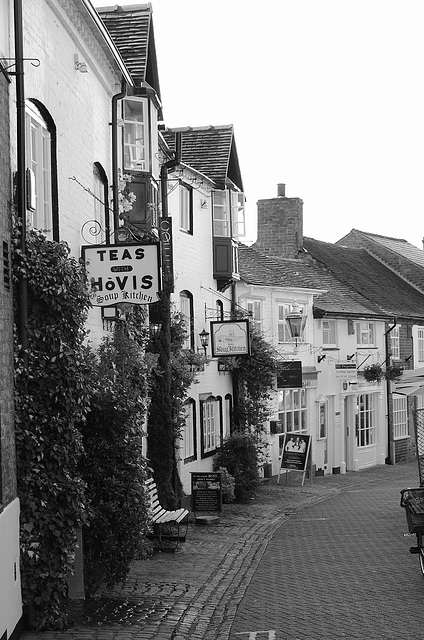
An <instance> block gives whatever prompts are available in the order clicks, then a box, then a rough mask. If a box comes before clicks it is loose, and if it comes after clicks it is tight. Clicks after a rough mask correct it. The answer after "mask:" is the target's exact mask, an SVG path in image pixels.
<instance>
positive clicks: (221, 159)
mask: <svg viewBox="0 0 424 640" xmlns="http://www.w3.org/2000/svg"><path fill="white" fill-rule="evenodd" d="M177 132H181V162H182V163H184V164H186V165H188V166H190V167H192V168H193V169H195V170H196V171H199V172H200V173H203V174H204V175H205V176H207V177H208V178H210V179H211V180H213V182H214V183H215V185H216V187H217V188H218V189H224V188H225V187H226V185H227V184H228V180H230V181H231V182H232V183H233V184H235V186H236V187H238V188H239V189H240V191H243V182H242V179H241V173H240V166H239V161H238V155H237V149H236V144H235V140H234V127H233V125H232V124H229V125H221V126H212V125H210V126H207V127H179V128H174V127H173V128H165V129H163V130H161V133H162V135H163V137H164V139H165V141H166V143H167V144H168V146H169V147H170V149H172V150H173V151H175V133H177Z"/></svg>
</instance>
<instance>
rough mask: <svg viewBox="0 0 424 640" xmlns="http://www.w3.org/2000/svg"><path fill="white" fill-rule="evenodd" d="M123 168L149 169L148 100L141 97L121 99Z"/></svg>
mask: <svg viewBox="0 0 424 640" xmlns="http://www.w3.org/2000/svg"><path fill="white" fill-rule="evenodd" d="M122 120H123V125H124V132H123V141H124V169H126V170H133V171H134V170H135V171H148V170H149V136H148V129H149V128H148V123H149V118H148V102H147V100H144V99H141V98H125V99H124V100H123V101H122Z"/></svg>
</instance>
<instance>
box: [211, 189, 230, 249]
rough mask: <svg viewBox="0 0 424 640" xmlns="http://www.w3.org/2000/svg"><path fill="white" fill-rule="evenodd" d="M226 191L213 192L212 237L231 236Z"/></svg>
mask: <svg viewBox="0 0 424 640" xmlns="http://www.w3.org/2000/svg"><path fill="white" fill-rule="evenodd" d="M228 205H229V203H228V191H214V192H213V235H214V236H215V237H221V238H228V237H229V236H230V235H231V233H230V232H231V226H230V207H229V206H228Z"/></svg>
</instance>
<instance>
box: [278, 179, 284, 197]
mask: <svg viewBox="0 0 424 640" xmlns="http://www.w3.org/2000/svg"><path fill="white" fill-rule="evenodd" d="M277 196H278V197H279V198H285V197H286V185H285V184H282V183H280V184H277Z"/></svg>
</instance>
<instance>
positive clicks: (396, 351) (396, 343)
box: [389, 324, 400, 360]
mask: <svg viewBox="0 0 424 640" xmlns="http://www.w3.org/2000/svg"><path fill="white" fill-rule="evenodd" d="M389 336H390V355H391V357H392V359H393V360H400V324H397V325H396V326H395V327H393V329H391V331H390V334H389Z"/></svg>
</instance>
